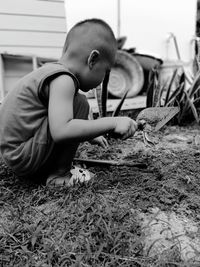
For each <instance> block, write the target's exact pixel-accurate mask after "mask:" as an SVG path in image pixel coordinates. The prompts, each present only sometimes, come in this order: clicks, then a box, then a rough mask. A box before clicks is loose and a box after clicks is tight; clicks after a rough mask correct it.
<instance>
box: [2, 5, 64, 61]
mask: <svg viewBox="0 0 200 267" xmlns="http://www.w3.org/2000/svg"><path fill="white" fill-rule="evenodd" d="M65 36H66V19H65V8H64V0H1V3H0V53H5V52H6V53H12V54H20V55H24V54H26V55H27V54H32V55H36V56H42V57H51V58H59V57H60V55H61V51H62V46H63V44H64V40H65Z"/></svg>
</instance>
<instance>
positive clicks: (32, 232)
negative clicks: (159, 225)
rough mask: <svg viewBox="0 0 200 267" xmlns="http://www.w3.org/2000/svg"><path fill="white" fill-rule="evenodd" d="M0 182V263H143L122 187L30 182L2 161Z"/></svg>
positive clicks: (102, 264)
mask: <svg viewBox="0 0 200 267" xmlns="http://www.w3.org/2000/svg"><path fill="white" fill-rule="evenodd" d="M101 175H105V173H100V175H99V176H101ZM100 179H101V178H100ZM0 183H1V187H0V200H1V201H0V212H1V219H0V266H38V267H39V266H43V267H44V266H130V264H131V266H139V265H138V264H139V263H140V262H141V257H140V252H141V244H140V242H138V225H137V223H136V220H135V216H134V213H133V212H131V209H130V207H129V203H127V204H126V205H124V204H123V205H122V204H121V203H120V202H121V197H120V191H119V190H117V189H116V190H114V191H113V192H111V191H109V192H108V191H105V192H102V190H101V189H100V190H98V185H93V184H89V185H82V186H81V185H77V186H76V187H74V188H70V189H55V188H52V189H48V188H46V187H42V186H35V185H31V184H26V183H24V182H20V181H19V180H18V179H17V178H16V177H15V176H14V175H13V174H12V172H10V171H9V170H8V168H7V167H6V166H5V165H4V164H3V163H1V176H0ZM99 188H100V187H99Z"/></svg>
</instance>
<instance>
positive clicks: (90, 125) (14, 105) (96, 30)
mask: <svg viewBox="0 0 200 267" xmlns="http://www.w3.org/2000/svg"><path fill="white" fill-rule="evenodd" d="M116 50H117V44H116V39H115V37H114V34H113V32H112V30H111V28H110V27H109V26H108V25H107V24H106V23H105V22H104V21H102V20H99V19H89V20H85V21H82V22H80V23H78V24H76V25H75V26H74V27H73V28H72V29H71V30H70V32H69V33H68V35H67V38H66V41H65V44H64V48H63V54H62V57H61V58H60V60H59V61H58V62H55V63H49V64H45V65H44V66H42V67H41V68H38V69H37V70H35V71H33V72H31V73H30V74H28V75H26V76H25V77H24V78H22V79H21V80H20V81H19V82H18V83H17V84H16V86H15V88H14V89H12V90H10V92H9V93H8V94H7V96H6V97H5V99H4V101H3V103H2V105H1V110H0V151H1V154H2V157H3V159H4V161H5V162H6V164H7V165H8V166H9V167H10V168H11V169H12V170H13V171H14V172H15V173H16V175H18V176H19V177H28V178H31V179H33V180H35V181H37V182H44V180H43V179H45V181H47V184H55V185H63V184H65V185H71V184H73V182H74V180H79V181H86V180H89V179H90V178H91V177H90V173H89V172H88V171H86V170H85V171H84V170H83V169H77V168H76V169H73V170H71V171H70V168H71V165H72V161H73V158H74V155H75V153H76V150H77V148H78V145H79V143H80V142H83V141H89V140H92V139H94V141H96V142H97V143H99V144H102V145H106V141H105V139H104V138H103V137H101V135H103V134H106V133H109V132H113V133H115V134H117V135H118V136H120V137H121V138H122V139H126V138H128V137H130V136H132V135H133V134H134V133H135V131H136V130H137V123H136V122H135V121H134V120H132V119H130V118H128V117H107V118H100V119H97V120H87V119H88V113H89V105H88V103H87V100H86V98H85V96H83V95H81V94H79V93H78V90H79V89H81V90H82V91H83V92H87V91H89V90H90V89H93V88H95V87H96V86H97V85H99V84H100V83H101V82H102V80H103V79H104V76H105V74H106V72H109V71H110V69H111V67H112V66H113V64H114V62H115V54H116ZM95 138H96V139H95Z"/></svg>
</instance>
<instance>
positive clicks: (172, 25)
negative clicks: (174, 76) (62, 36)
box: [65, 0, 196, 62]
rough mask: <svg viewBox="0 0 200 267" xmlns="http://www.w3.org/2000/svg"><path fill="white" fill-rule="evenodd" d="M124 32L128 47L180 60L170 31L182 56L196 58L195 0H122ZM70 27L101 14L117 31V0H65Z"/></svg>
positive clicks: (122, 28) (188, 58)
mask: <svg viewBox="0 0 200 267" xmlns="http://www.w3.org/2000/svg"><path fill="white" fill-rule="evenodd" d="M120 3H121V35H123V36H124V35H125V36H127V37H128V39H127V42H126V45H125V47H127V48H130V47H136V49H137V51H138V52H141V53H147V54H151V55H154V56H158V57H161V58H162V59H171V60H174V59H177V55H176V50H175V48H174V44H173V42H172V40H171V41H170V43H169V44H168V45H167V37H168V33H169V32H172V33H174V34H175V36H176V37H177V41H178V46H179V49H180V54H181V59H182V60H183V61H186V62H188V61H190V60H191V59H192V57H193V48H192V45H191V40H192V38H193V37H194V35H195V23H196V22H195V21H196V0H121V1H120ZM65 4H66V5H65V6H66V19H67V28H68V29H69V28H71V27H72V25H74V23H76V22H77V21H79V20H82V19H86V18H92V17H99V18H102V19H104V20H106V21H107V22H108V23H109V24H110V25H111V26H112V28H113V30H114V32H115V34H117V0H84V1H83V0H65Z"/></svg>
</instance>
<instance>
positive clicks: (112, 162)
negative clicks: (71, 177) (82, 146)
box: [74, 158, 147, 169]
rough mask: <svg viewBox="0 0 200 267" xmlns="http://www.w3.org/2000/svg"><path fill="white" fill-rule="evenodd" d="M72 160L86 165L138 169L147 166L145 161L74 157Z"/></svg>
mask: <svg viewBox="0 0 200 267" xmlns="http://www.w3.org/2000/svg"><path fill="white" fill-rule="evenodd" d="M74 161H75V162H77V163H82V164H85V165H88V166H95V165H102V166H127V167H135V168H140V169H146V168H147V165H146V164H145V163H132V162H129V161H115V160H99V159H80V158H74Z"/></svg>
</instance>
